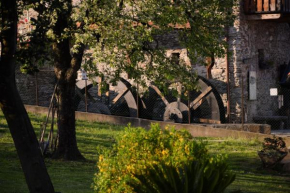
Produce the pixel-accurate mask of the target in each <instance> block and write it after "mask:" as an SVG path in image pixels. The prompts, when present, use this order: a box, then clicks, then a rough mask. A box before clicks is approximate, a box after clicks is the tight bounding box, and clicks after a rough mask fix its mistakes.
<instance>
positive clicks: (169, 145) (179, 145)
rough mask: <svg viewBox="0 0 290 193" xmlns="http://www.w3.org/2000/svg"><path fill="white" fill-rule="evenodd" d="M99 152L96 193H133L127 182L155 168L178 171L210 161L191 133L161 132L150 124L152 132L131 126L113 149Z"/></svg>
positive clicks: (200, 144) (203, 146) (154, 125)
mask: <svg viewBox="0 0 290 193" xmlns="http://www.w3.org/2000/svg"><path fill="white" fill-rule="evenodd" d="M99 153H100V154H99V161H98V169H99V171H98V172H97V173H96V174H95V178H94V190H95V192H113V193H117V192H126V193H127V192H134V191H133V188H132V187H131V186H129V185H128V183H129V182H130V183H131V182H132V180H137V179H136V178H135V177H134V176H136V175H146V174H148V172H147V171H148V169H150V168H151V167H152V165H158V164H160V163H162V164H164V165H167V166H170V167H175V168H179V167H183V166H184V164H186V163H189V162H191V161H198V162H199V163H203V162H205V161H208V160H210V158H209V157H208V154H207V149H206V148H205V144H204V143H203V142H201V141H196V140H194V139H193V138H192V137H191V135H190V133H188V132H187V131H177V130H174V129H173V128H167V129H165V130H161V129H160V127H159V125H157V124H153V125H151V129H150V130H149V131H146V130H145V129H143V128H132V127H130V126H128V127H127V128H126V129H125V131H124V133H123V134H122V135H120V136H119V137H118V138H117V139H116V144H115V145H114V146H113V149H112V150H110V151H109V150H103V151H101V152H99Z"/></svg>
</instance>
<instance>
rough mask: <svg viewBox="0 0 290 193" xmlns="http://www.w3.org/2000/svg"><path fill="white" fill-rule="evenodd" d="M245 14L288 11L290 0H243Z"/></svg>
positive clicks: (289, 11)
mask: <svg viewBox="0 0 290 193" xmlns="http://www.w3.org/2000/svg"><path fill="white" fill-rule="evenodd" d="M244 10H245V13H246V14H255V13H269V14H271V13H290V0H244Z"/></svg>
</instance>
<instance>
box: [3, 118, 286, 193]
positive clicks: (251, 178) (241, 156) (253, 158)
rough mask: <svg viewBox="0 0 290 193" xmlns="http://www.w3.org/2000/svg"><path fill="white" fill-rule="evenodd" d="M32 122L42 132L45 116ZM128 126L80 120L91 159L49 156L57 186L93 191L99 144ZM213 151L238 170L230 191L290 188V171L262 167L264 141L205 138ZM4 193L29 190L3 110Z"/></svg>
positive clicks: (69, 191)
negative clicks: (75, 160)
mask: <svg viewBox="0 0 290 193" xmlns="http://www.w3.org/2000/svg"><path fill="white" fill-rule="evenodd" d="M30 118H31V121H32V124H33V126H34V128H35V130H36V133H37V135H39V130H40V127H41V125H42V123H43V122H44V119H45V118H44V117H42V116H36V115H30ZM123 128H124V127H122V126H115V125H109V124H103V123H90V122H85V121H77V139H78V146H79V148H80V150H81V152H82V154H83V155H84V156H85V158H86V159H87V162H65V161H57V160H52V159H48V158H46V160H45V161H46V165H47V168H48V172H49V174H50V176H51V178H52V181H53V185H54V187H55V190H56V191H58V192H62V193H78V192H79V193H86V192H93V190H92V189H91V188H90V186H91V183H92V179H93V176H94V173H95V172H96V164H95V163H96V159H97V147H100V146H103V147H107V148H110V146H111V145H112V143H113V141H114V136H115V135H118V134H119V133H120V132H121V131H122V130H123ZM204 140H205V141H207V142H208V149H209V152H210V153H211V154H220V153H223V154H227V155H228V162H229V164H230V169H231V170H233V171H234V172H235V173H236V174H237V177H236V180H235V182H234V183H233V184H232V185H231V186H230V187H229V188H228V190H227V192H261V193H266V192H271V193H274V192H277V193H280V192H281V193H286V192H290V175H289V174H285V173H284V174H281V173H279V172H275V171H269V170H264V169H261V163H260V160H259V158H258V157H257V153H256V152H257V151H258V150H259V149H261V144H260V142H258V141H256V140H246V139H238V140H236V139H231V138H226V139H218V138H204ZM0 167H1V168H0V193H26V192H28V189H27V186H26V183H25V179H24V176H23V173H22V171H21V166H20V163H19V161H18V157H17V154H16V150H15V147H14V144H13V141H12V138H11V135H10V133H9V130H8V127H7V125H6V121H5V118H4V117H3V115H2V113H1V114H0Z"/></svg>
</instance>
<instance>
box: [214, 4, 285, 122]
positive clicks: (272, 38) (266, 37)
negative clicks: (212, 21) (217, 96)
mask: <svg viewBox="0 0 290 193" xmlns="http://www.w3.org/2000/svg"><path fill="white" fill-rule="evenodd" d="M236 12H237V16H238V17H237V19H236V21H235V24H234V26H233V27H231V28H230V30H229V43H230V47H229V49H230V51H231V52H232V56H231V57H230V63H229V64H230V88H231V96H230V99H231V113H232V120H231V121H241V117H242V114H241V113H242V109H241V107H242V76H243V79H244V95H243V96H244V101H245V102H244V107H245V121H248V122H252V119H253V117H254V116H257V115H259V116H273V115H278V97H275V96H270V88H278V87H279V84H278V82H279V79H278V77H279V71H278V69H279V66H280V65H282V64H283V63H286V64H288V62H289V61H290V54H289V50H290V28H289V25H288V24H287V23H279V22H277V21H276V20H269V21H265V20H258V21H251V20H247V18H246V16H245V15H244V12H243V7H242V6H240V7H239V9H237V10H236ZM261 50H262V52H263V53H264V63H265V67H263V68H261V67H260V66H259V52H258V51H260V52H261ZM215 70H219V69H214V71H215ZM249 71H254V72H256V76H257V78H256V85H257V89H256V93H257V99H256V100H249V97H248V95H249V93H248V90H249V88H248V85H249V80H248V73H249ZM224 76H225V75H224ZM285 100H289V99H285Z"/></svg>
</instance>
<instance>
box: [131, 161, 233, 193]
mask: <svg viewBox="0 0 290 193" xmlns="http://www.w3.org/2000/svg"><path fill="white" fill-rule="evenodd" d="M227 167H228V166H227V164H226V162H224V160H223V159H222V160H218V159H214V160H211V161H210V160H208V161H206V162H204V163H200V162H198V161H189V162H187V163H185V164H184V165H183V166H182V167H179V168H176V167H173V166H168V165H166V164H163V163H161V164H159V165H154V166H151V168H149V169H148V170H147V173H146V175H138V174H134V177H136V178H137V179H138V181H137V180H132V181H131V182H129V184H130V186H132V187H133V189H134V191H135V192H138V193H148V192H150V193H213V192H214V193H221V192H223V191H224V190H225V189H226V187H227V186H228V185H230V184H231V183H232V182H233V181H234V179H235V175H234V174H231V173H228V172H226V170H227Z"/></svg>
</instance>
